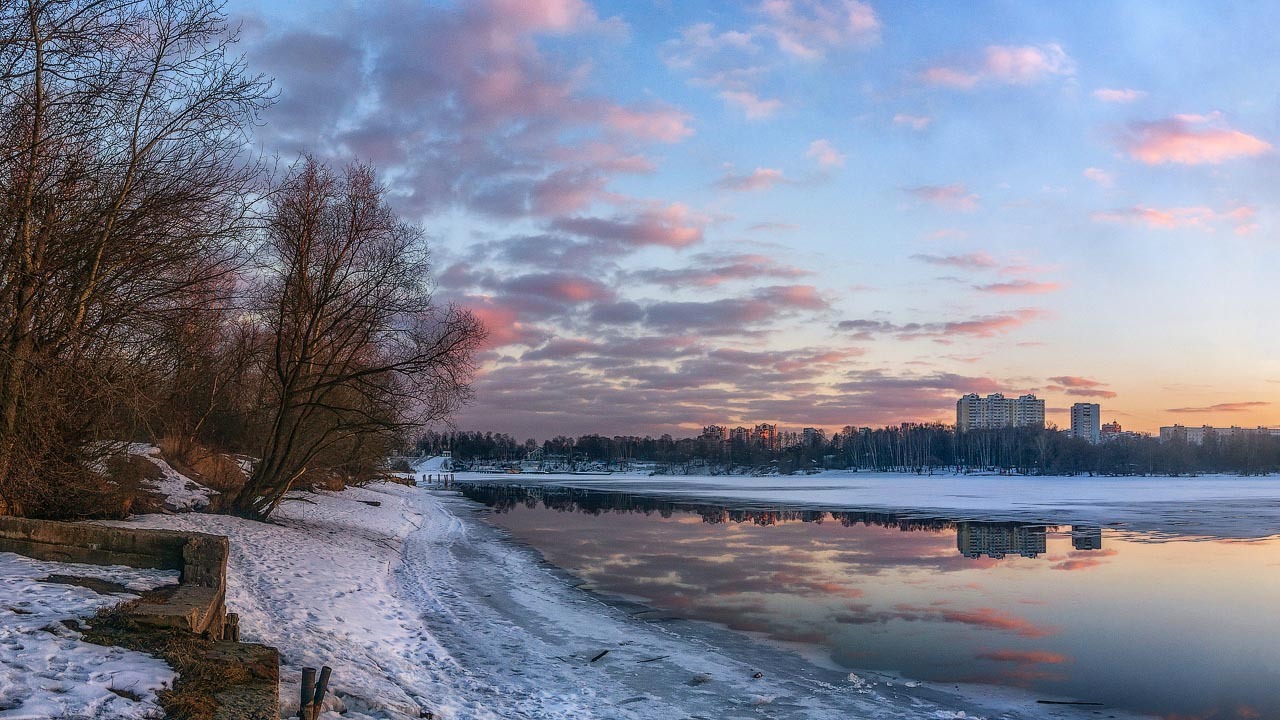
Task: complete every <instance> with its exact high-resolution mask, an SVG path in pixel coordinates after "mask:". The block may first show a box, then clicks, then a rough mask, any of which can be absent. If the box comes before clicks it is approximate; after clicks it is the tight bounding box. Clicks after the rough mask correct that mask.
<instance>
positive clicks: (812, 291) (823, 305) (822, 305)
mask: <svg viewBox="0 0 1280 720" xmlns="http://www.w3.org/2000/svg"><path fill="white" fill-rule="evenodd" d="M756 297H757V298H759V299H761V300H764V301H766V302H769V303H772V304H775V305H777V306H779V307H786V308H798V309H804V310H825V309H827V308H828V307H830V303H829V302H827V299H826V298H824V297H822V294H821V293H820V292H818V289H817V288H815V287H814V286H812V285H773V286H770V287H766V288H761V289H760V290H757V291H756Z"/></svg>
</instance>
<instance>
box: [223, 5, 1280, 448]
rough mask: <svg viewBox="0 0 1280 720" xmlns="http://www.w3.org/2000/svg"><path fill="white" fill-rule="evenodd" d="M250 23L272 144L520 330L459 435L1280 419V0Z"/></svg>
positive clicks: (502, 347) (677, 9) (503, 13)
mask: <svg viewBox="0 0 1280 720" xmlns="http://www.w3.org/2000/svg"><path fill="white" fill-rule="evenodd" d="M230 10H231V11H232V12H233V14H234V15H235V17H236V19H237V20H238V21H241V22H242V36H243V40H244V44H243V47H244V49H245V52H246V56H247V61H248V63H249V65H250V67H251V68H252V69H254V70H257V71H261V72H264V73H267V74H268V75H271V76H273V77H275V78H276V79H277V88H278V90H279V93H280V96H279V101H278V102H277V103H276V105H275V106H274V107H273V108H271V109H269V110H268V111H266V113H265V114H264V116H265V120H266V124H265V125H264V126H263V128H262V129H261V130H260V131H259V133H258V137H257V138H255V140H256V141H257V142H258V143H259V144H260V145H261V146H262V147H263V148H264V149H266V150H268V151H272V152H280V153H281V154H282V156H283V157H285V158H289V157H292V154H293V153H296V152H297V151H299V150H301V149H303V148H310V149H312V150H313V151H315V152H318V153H320V154H321V156H323V157H325V158H326V159H333V160H346V159H349V158H352V157H359V158H361V159H364V160H367V161H369V162H372V163H373V164H375V165H376V166H377V167H378V169H379V171H380V174H381V177H382V179H383V180H384V181H385V182H386V183H387V184H388V186H389V188H390V190H391V195H392V197H393V200H394V202H395V203H396V205H397V206H398V207H399V209H400V210H401V211H402V212H404V213H405V215H406V217H408V218H409V219H411V220H414V221H419V222H422V223H423V224H424V226H425V227H426V228H427V231H428V233H429V235H430V237H431V238H432V240H433V253H434V274H435V277H436V278H437V280H438V283H439V290H438V292H439V295H440V297H441V298H442V299H448V300H452V301H456V302H458V303H460V304H462V305H465V306H468V307H471V308H472V309H474V310H475V311H476V312H477V313H478V314H479V315H480V316H481V317H482V318H483V319H484V320H485V321H486V322H487V323H488V325H489V327H490V332H491V336H490V341H489V346H488V349H487V351H486V353H485V354H484V355H483V356H482V357H481V366H480V374H479V376H478V378H477V381H476V383H475V392H476V395H475V401H474V403H473V404H472V405H471V406H469V407H468V408H466V409H464V410H463V411H462V413H460V414H459V415H458V416H457V418H456V423H457V425H458V427H461V428H468V427H486V428H490V427H491V428H494V429H500V430H503V431H507V432H512V433H515V434H519V435H529V434H539V435H545V434H547V433H548V432H551V433H553V434H554V433H564V434H578V433H581V432H585V431H599V432H604V433H608V434H613V433H621V432H636V431H640V432H645V433H651V434H655V435H657V434H661V433H664V432H669V433H671V434H673V435H679V434H681V433H685V434H694V433H696V432H697V431H698V429H699V428H701V427H702V426H705V425H708V424H712V423H717V422H724V421H725V419H726V418H743V419H744V420H745V419H752V420H753V421H754V422H770V423H778V424H782V425H786V426H797V427H799V426H805V425H809V426H815V427H823V428H827V429H833V428H837V427H840V426H842V425H843V424H846V422H848V419H850V418H858V422H859V423H860V424H863V423H865V424H867V425H880V424H886V423H891V422H895V421H902V420H904V419H912V420H920V421H929V420H938V421H943V422H945V421H947V419H948V418H949V417H950V416H951V415H952V413H953V412H954V400H955V397H956V396H957V395H960V394H962V393H966V392H970V391H974V392H980V393H983V394H987V393H991V392H996V391H1003V392H1005V393H1007V394H1009V395H1013V396H1017V395H1021V394H1027V393H1032V394H1035V395H1037V396H1038V397H1041V398H1045V399H1046V400H1047V403H1046V415H1047V418H1046V419H1047V420H1048V421H1049V422H1051V423H1054V424H1056V425H1058V426H1059V427H1066V426H1067V425H1068V424H1069V408H1070V407H1071V405H1072V404H1073V403H1074V402H1078V401H1087V402H1093V401H1102V402H1105V403H1106V405H1107V408H1108V409H1107V412H1106V419H1107V420H1111V419H1116V420H1119V421H1121V422H1122V423H1123V425H1124V426H1125V427H1126V428H1131V429H1135V430H1142V431H1145V432H1153V433H1154V432H1156V431H1157V429H1158V427H1160V426H1161V425H1165V424H1168V423H1169V422H1170V421H1171V420H1172V421H1180V422H1181V423H1182V424H1186V425H1202V424H1210V425H1242V426H1256V425H1273V424H1277V423H1280V405H1277V404H1275V403H1276V402H1277V396H1276V393H1277V390H1280V338H1277V337H1276V336H1275V334H1274V333H1270V332H1268V331H1267V330H1268V328H1267V327H1266V326H1265V325H1264V322H1265V321H1264V319H1263V318H1264V317H1265V315H1266V313H1265V312H1241V310H1240V309H1241V308H1257V307H1260V308H1262V309H1264V310H1265V309H1266V308H1268V307H1270V306H1271V305H1272V304H1274V301H1273V300H1272V297H1273V291H1272V288H1273V287H1274V285H1275V283H1276V280H1277V279H1278V278H1277V274H1280V270H1277V268H1280V262H1277V259H1278V258H1277V257H1276V255H1277V251H1276V249H1275V247H1274V244H1272V243H1269V242H1268V241H1269V240H1270V239H1271V238H1272V237H1273V236H1274V232H1275V224H1274V217H1273V215H1274V213H1273V208H1274V207H1275V206H1276V200H1277V197H1276V193H1277V189H1276V188H1277V187H1280V185H1278V184H1277V183H1276V182H1275V175H1276V171H1277V163H1276V158H1277V156H1276V150H1275V148H1274V147H1273V146H1274V144H1275V143H1276V142H1277V140H1276V138H1277V137H1278V136H1280V107H1278V105H1277V101H1276V98H1275V96H1274V93H1273V92H1272V91H1271V90H1269V87H1270V84H1269V81H1270V79H1271V78H1270V76H1269V73H1268V72H1267V69H1268V68H1270V67H1273V66H1274V63H1275V62H1276V61H1277V60H1280V42H1278V41H1277V40H1276V39H1275V38H1274V36H1273V35H1272V34H1271V33H1269V32H1268V30H1267V29H1268V28H1269V27H1272V26H1273V25H1274V22H1271V21H1275V20H1280V15H1278V13H1280V9H1278V8H1276V7H1275V6H1274V5H1272V4H1267V3H1256V4H1241V5H1235V6H1233V7H1231V8H1225V9H1224V8H1221V7H1218V6H1216V5H1211V4H1207V3H1190V2H1186V3H1154V2H1128V3H1117V4H1112V5H1107V6H1097V7H1088V8H1080V9H1078V11H1075V12H1072V13H1070V14H1067V13H1062V12H1061V8H1060V6H1059V5H1056V4H1052V3H1041V4H1034V3H1033V4H1021V5H1018V6H1016V7H1010V6H1006V5H1001V4H996V3H977V4H967V5H965V6H962V7H961V6H957V7H944V8H932V9H930V10H929V11H928V12H924V11H920V10H914V9H912V8H910V7H905V6H898V5H894V4H889V3H883V2H868V3H864V2H857V1H855V0H790V1H787V0H768V1H764V2H752V3H745V4H737V3H734V4H723V5H722V4H714V3H669V2H656V1H655V2H641V3H625V2H585V1H583V0H524V1H520V2H517V1H515V0H477V1H476V2H467V3H457V4H454V3H449V2H440V3H408V2H396V3H388V4H385V5H384V4H378V5H377V6H372V7H366V6H362V5H358V4H350V3H342V2H336V1H334V2H318V3H314V4H300V3H290V2H283V1H281V2H271V1H269V0H234V1H233V2H232V3H231V5H230ZM1168 47H1177V48H1179V52H1178V53H1177V54H1176V55H1172V54H1170V53H1168V52H1164V51H1163V49H1165V48H1168ZM352 88H358V89H359V90H356V91H354V92H353V91H352ZM730 422H732V420H730Z"/></svg>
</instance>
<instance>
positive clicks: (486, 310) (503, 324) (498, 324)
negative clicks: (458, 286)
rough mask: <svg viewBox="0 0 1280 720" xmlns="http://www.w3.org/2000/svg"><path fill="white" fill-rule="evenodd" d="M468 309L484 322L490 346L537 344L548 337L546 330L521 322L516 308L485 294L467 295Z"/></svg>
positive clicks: (487, 341)
mask: <svg viewBox="0 0 1280 720" xmlns="http://www.w3.org/2000/svg"><path fill="white" fill-rule="evenodd" d="M465 302H466V306H467V309H468V310H470V311H471V312H472V314H474V315H475V316H476V318H478V319H479V320H480V322H481V323H483V324H484V327H485V330H487V331H488V333H489V336H488V338H487V339H486V341H485V344H486V346H487V347H489V348H491V349H492V348H498V347H502V346H505V345H537V344H541V343H542V342H544V341H546V340H547V339H548V335H547V333H546V331H545V330H542V329H541V328H538V327H535V326H531V325H528V324H525V323H522V322H520V319H519V318H520V315H519V313H518V312H517V311H516V309H515V308H513V307H511V306H509V305H506V304H504V303H501V302H498V301H495V300H494V299H493V298H489V297H483V296H475V295H472V296H467V297H466V298H465Z"/></svg>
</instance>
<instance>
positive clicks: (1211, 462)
mask: <svg viewBox="0 0 1280 720" xmlns="http://www.w3.org/2000/svg"><path fill="white" fill-rule="evenodd" d="M539 448H541V449H542V451H543V456H544V457H546V456H547V455H550V454H553V453H554V454H555V455H558V456H561V457H565V458H569V459H571V460H572V461H578V462H587V463H595V464H605V465H609V464H614V465H616V464H620V463H624V462H632V461H640V462H650V463H657V464H658V465H659V466H660V469H662V470H666V471H671V472H684V471H696V472H704V471H705V472H713V473H724V472H739V473H741V472H773V471H777V472H782V473H792V472H803V471H805V470H810V469H818V468H827V469H856V470H873V471H880V472H912V473H934V472H958V473H968V472H1009V473H1018V474H1026V475H1189V474H1203V473H1235V474H1242V475H1263V474H1270V473H1280V437H1276V436H1272V435H1265V434H1257V433H1248V432H1242V433H1221V434H1218V435H1209V436H1206V438H1205V440H1204V442H1203V443H1200V444H1195V443H1189V442H1186V441H1185V440H1177V439H1175V440H1171V441H1161V440H1160V439H1159V438H1154V437H1150V436H1135V435H1126V436H1123V437H1119V438H1115V439H1110V440H1107V441H1105V442H1102V443H1099V444H1096V445H1095V444H1091V443H1089V442H1088V441H1086V440H1084V439H1081V438H1073V437H1070V436H1069V435H1068V434H1067V433H1065V432H1061V431H1059V430H1057V429H1056V428H1052V427H1050V428H1044V429H1040V428H1005V429H992V430H973V431H969V432H959V433H958V432H956V431H955V428H954V426H950V425H944V424H941V423H903V424H901V425H892V426H887V427H881V428H846V429H845V430H844V431H842V432H840V433H836V434H835V435H833V436H832V437H830V438H826V437H822V436H819V437H817V438H815V439H814V440H813V441H812V442H811V443H809V444H807V445H806V444H804V443H796V444H793V445H790V446H787V447H782V448H777V449H772V450H771V449H769V448H766V447H764V446H762V445H760V444H757V443H753V442H751V441H749V440H748V441H735V442H731V441H727V440H725V441H721V440H717V439H706V438H701V437H688V438H679V439H677V438H673V437H672V436H670V435H662V436H660V437H658V438H654V437H649V436H645V437H638V436H613V437H605V436H602V435H597V434H587V435H581V436H579V437H576V438H574V437H568V436H558V437H556V438H552V439H548V440H544V441H543V442H541V443H539V442H537V441H536V440H534V439H532V438H530V439H527V440H524V441H523V442H521V441H517V440H516V438H514V437H513V436H511V435H506V434H502V433H497V434H495V433H491V432H466V431H464V432H435V431H432V432H428V433H424V434H423V435H421V436H420V437H419V440H418V443H417V450H418V451H419V452H421V453H427V454H438V453H439V452H441V451H443V450H450V451H451V452H452V453H453V456H454V457H455V458H457V459H458V460H460V461H463V462H467V461H481V462H496V463H502V462H517V461H520V460H522V459H524V458H525V457H527V456H529V453H530V452H531V451H533V450H535V449H539Z"/></svg>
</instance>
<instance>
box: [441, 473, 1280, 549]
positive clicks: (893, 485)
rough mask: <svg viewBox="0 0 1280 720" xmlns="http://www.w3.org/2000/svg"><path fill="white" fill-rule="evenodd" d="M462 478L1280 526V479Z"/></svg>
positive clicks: (906, 511)
mask: <svg viewBox="0 0 1280 720" xmlns="http://www.w3.org/2000/svg"><path fill="white" fill-rule="evenodd" d="M457 480H458V482H462V483H466V482H485V483H518V484H522V485H555V486H559V487H570V488H578V489H583V490H604V491H612V492H627V493H635V494H645V495H658V496H662V497H664V498H669V499H681V500H696V501H711V502H725V503H733V504H737V505H741V506H750V505H755V506H760V507H789V508H798V509H810V508H811V509H818V510H869V511H877V512H886V513H895V514H899V515H902V516H904V517H917V518H919V517H945V518H947V519H951V520H992V521H1005V520H1008V521H1020V522H1029V523H1042V524H1048V525H1073V524H1074V525H1110V524H1117V525H1123V526H1124V527H1126V528H1129V529H1133V530H1140V531H1144V532H1151V533H1157V534H1167V535H1179V536H1187V535H1202V536H1213V537H1228V538H1258V537H1268V536H1271V535H1275V534H1278V533H1280V477H1267V476H1264V477H1241V476H1234V475H1208V476H1202V477H1085V476H1074V477H1052V476H1009V475H953V474H941V475H914V474H909V473H870V472H858V473H854V472H843V471H828V472H823V473H819V474H816V475H786V476H778V475H773V476H765V477H751V476H743V475H716V476H711V475H696V476H694V475H687V476H676V475H655V476H649V475H638V474H622V473H619V474H615V475H604V476H601V475H567V474H566V475H556V474H551V475H538V474H527V475H485V474H482V473H461V474H459V475H458V476H457Z"/></svg>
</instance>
